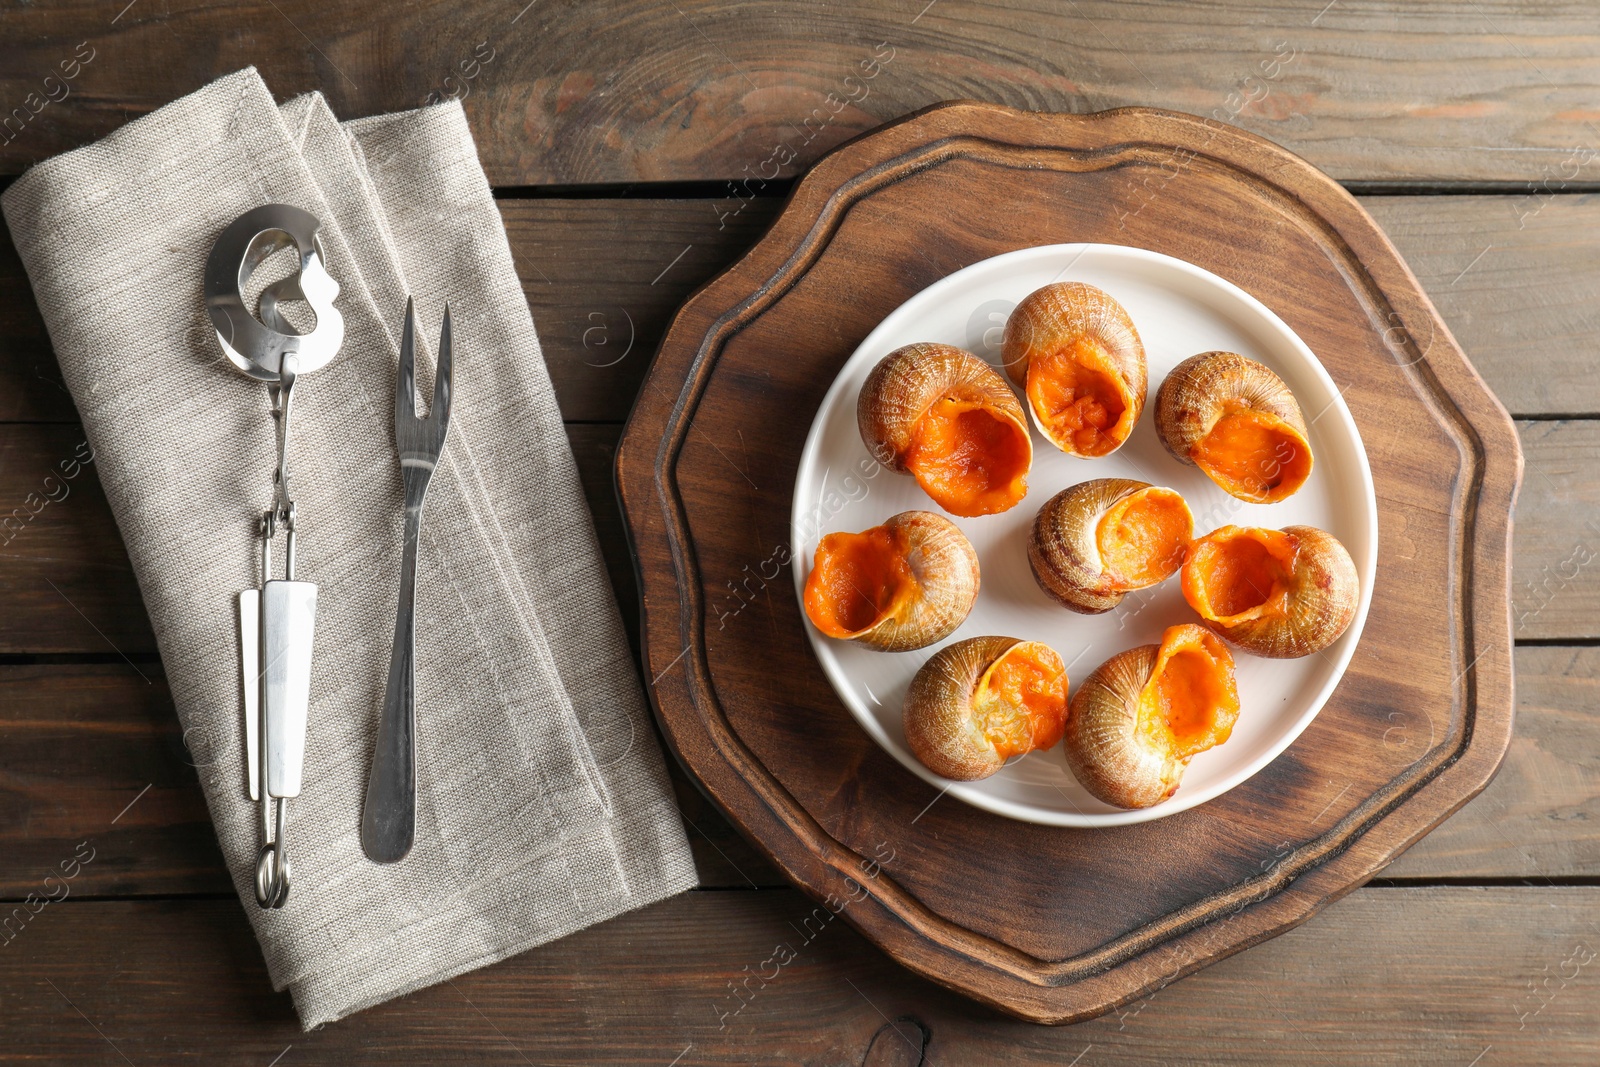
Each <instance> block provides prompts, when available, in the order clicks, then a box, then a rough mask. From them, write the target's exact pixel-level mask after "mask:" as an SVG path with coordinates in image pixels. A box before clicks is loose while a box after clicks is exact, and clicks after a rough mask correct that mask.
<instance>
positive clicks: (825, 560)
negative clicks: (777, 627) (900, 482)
mask: <svg viewBox="0 0 1600 1067" xmlns="http://www.w3.org/2000/svg"><path fill="white" fill-rule="evenodd" d="M977 599H978V553H977V552H975V551H974V550H973V548H972V544H971V542H969V541H968V540H967V538H966V535H965V534H963V533H962V532H961V531H960V530H958V529H957V528H956V525H955V523H953V522H951V521H950V520H949V519H947V518H945V517H943V516H942V515H935V514H934V513H933V512H931V511H902V512H901V513H900V514H898V515H895V516H894V517H892V518H891V519H889V521H888V522H885V523H884V524H883V525H882V526H874V527H872V528H871V529H870V530H863V531H862V532H861V533H831V534H828V535H827V536H826V537H824V538H823V539H822V540H821V542H819V543H818V545H817V553H816V558H815V561H814V562H813V563H812V567H811V573H810V574H809V575H807V576H806V592H805V603H806V615H807V617H808V618H810V619H811V622H812V624H813V625H815V626H816V628H817V629H819V630H821V631H822V632H823V633H825V634H827V635H828V636H829V637H836V638H839V639H841V640H845V641H860V642H861V643H862V644H864V645H868V646H870V647H872V648H876V649H878V650H879V651H882V652H909V651H910V650H912V649H915V648H925V647H926V646H928V645H931V644H933V643H934V642H936V641H942V640H944V639H945V638H946V637H949V636H950V635H951V634H952V633H954V632H955V629H956V627H958V626H960V625H961V623H962V622H963V621H964V620H965V619H966V617H967V614H968V613H969V612H971V611H972V604H973V602H974V601H975V600H977Z"/></svg>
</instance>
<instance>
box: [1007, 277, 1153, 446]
mask: <svg viewBox="0 0 1600 1067" xmlns="http://www.w3.org/2000/svg"><path fill="white" fill-rule="evenodd" d="M1001 354H1002V357H1003V358H1004V360H1005V365H1006V373H1007V374H1009V375H1010V376H1011V380H1012V381H1014V382H1016V383H1017V384H1018V385H1020V386H1022V387H1023V390H1024V391H1025V392H1026V393H1027V396H1028V406H1029V407H1030V408H1031V409H1032V411H1033V419H1034V423H1035V424H1036V425H1037V426H1038V427H1039V432H1040V433H1042V434H1044V435H1045V436H1046V437H1047V438H1049V439H1050V440H1051V442H1053V443H1054V444H1055V446H1056V447H1057V448H1059V449H1061V450H1062V451H1063V452H1066V453H1068V454H1070V455H1074V456H1090V457H1092V456H1104V455H1108V454H1109V453H1112V452H1115V451H1116V450H1117V449H1118V448H1119V447H1121V445H1122V442H1124V441H1126V440H1127V439H1128V435H1129V434H1130V433H1132V432H1133V427H1134V424H1135V423H1137V422H1138V421H1139V415H1140V413H1141V412H1143V411H1144V399H1145V387H1146V383H1147V380H1148V371H1147V370H1146V367H1145V357H1144V345H1143V344H1142V343H1141V342H1140V340H1139V332H1138V331H1137V330H1135V329H1134V328H1133V320H1132V319H1130V318H1129V317H1128V313H1127V312H1126V311H1124V310H1123V307H1122V305H1121V304H1119V303H1117V302H1116V301H1115V300H1113V299H1112V298H1111V297H1110V296H1109V295H1107V294H1106V293H1104V292H1102V291H1101V290H1099V289H1096V288H1095V287H1094V286H1092V285H1084V284H1083V283H1082V282H1056V283H1054V284H1052V285H1047V286H1045V287H1044V288H1043V289H1038V290H1036V291H1034V292H1033V293H1031V294H1029V295H1028V296H1026V297H1024V298H1023V300H1022V303H1020V304H1018V305H1017V307H1016V310H1014V311H1013V312H1012V313H1011V317H1010V319H1008V320H1007V321H1006V330H1005V340H1004V342H1003V345H1002V347H1001Z"/></svg>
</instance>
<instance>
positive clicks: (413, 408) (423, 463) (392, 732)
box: [361, 299, 450, 863]
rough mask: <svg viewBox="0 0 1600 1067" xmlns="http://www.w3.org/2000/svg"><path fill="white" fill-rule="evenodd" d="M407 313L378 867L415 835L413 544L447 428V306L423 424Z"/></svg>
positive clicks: (367, 815)
mask: <svg viewBox="0 0 1600 1067" xmlns="http://www.w3.org/2000/svg"><path fill="white" fill-rule="evenodd" d="M413 330H414V312H413V308H412V302H411V300H409V299H407V300H406V325H405V331H404V333H403V334H402V335H401V338H400V379H399V381H398V382H397V383H396V385H395V392H394V444H395V448H396V450H398V451H399V453H400V478H401V480H402V482H403V483H404V485H405V491H406V505H405V506H406V513H405V542H404V548H403V550H402V553H401V557H400V607H399V611H398V612H397V613H396V616H395V624H394V647H393V649H392V650H391V651H390V653H389V687H388V691H387V692H386V693H385V694H384V697H383V712H382V714H381V716H380V718H379V720H378V744H377V748H376V749H375V750H374V752H373V755H372V775H371V777H370V778H368V779H367V802H366V807H365V808H364V809H363V810H362V813H361V848H362V850H363V851H365V852H366V854H367V856H368V858H369V859H372V860H373V861H375V862H377V863H394V862H395V861H396V860H400V859H404V858H405V855H406V853H408V852H410V851H411V843H412V841H413V840H415V838H416V829H417V714H416V639H417V620H416V601H417V596H416V594H417V537H418V535H419V533H420V532H421V530H422V501H423V498H424V497H425V496H426V495H427V492H428V482H429V480H431V479H432V477H433V470H434V468H435V467H436V466H438V463H439V455H440V453H442V452H443V451H444V438H445V434H446V433H447V432H448V431H449V429H450V305H448V304H446V305H445V309H444V328H443V329H442V330H441V331H440V334H439V359H438V366H437V369H436V370H435V372H434V376H433V403H432V404H430V405H429V406H428V417H427V418H425V419H423V418H418V417H417V401H416V395H417V394H416V390H417V373H416V348H415V341H414V339H413Z"/></svg>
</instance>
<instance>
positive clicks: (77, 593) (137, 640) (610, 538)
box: [0, 423, 638, 659]
mask: <svg viewBox="0 0 1600 1067" xmlns="http://www.w3.org/2000/svg"><path fill="white" fill-rule="evenodd" d="M619 432H620V427H618V426H616V425H615V424H599V425H587V424H578V425H571V426H569V427H568V438H569V440H570V441H571V443H572V448H573V454H574V456H575V457H576V458H577V461H578V473H579V477H580V479H581V480H582V482H583V486H584V491H585V494H586V495H587V497H588V500H589V507H590V510H591V512H592V513H593V514H594V516H595V526H596V530H597V533H598V534H599V536H600V543H601V549H602V551H603V553H604V555H605V562H606V567H607V571H608V573H609V575H610V577H611V581H612V585H613V587H614V588H615V589H617V590H618V596H619V599H620V602H621V607H622V614H623V619H624V621H625V623H626V625H627V626H628V627H629V633H630V635H635V636H636V634H637V619H638V608H637V605H638V598H637V596H636V594H635V592H634V589H635V586H634V582H633V564H632V563H631V562H630V560H629V556H628V548H627V543H626V538H625V535H624V534H623V532H622V521H621V518H620V515H619V512H618V510H617V503H616V494H615V493H614V492H613V490H612V478H611V463H612V459H613V457H614V456H615V454H616V440H617V436H618V433H619ZM86 454H88V453H87V449H86V447H85V446H84V444H83V430H82V428H81V427H80V426H78V425H76V424H72V423H64V424H57V423H33V424H10V425H5V424H0V602H3V603H5V604H6V605H7V607H8V610H7V611H5V612H3V613H0V654H3V653H19V652H20V653H61V652H66V653H94V654H100V655H106V656H113V655H115V656H129V657H134V658H135V659H137V658H141V657H146V656H149V655H150V654H152V653H154V652H155V651H156V647H155V635H154V634H153V633H152V632H151V630H150V622H149V618H148V616H146V615H145V612H144V605H143V601H142V600H141V599H140V597H139V589H138V585H137V584H136V583H135V581H134V578H133V570H132V567H131V565H130V564H129V563H128V556H127V553H126V552H125V551H124V550H123V547H122V540H121V537H120V536H119V535H118V533H117V528H116V523H115V521H114V520H113V519H112V517H111V511H110V508H109V506H108V505H107V504H106V499H105V495H104V493H103V492H102V491H101V488H100V483H99V480H98V477H97V476H96V475H95V473H94V467H93V465H92V464H88V465H84V464H79V463H78V461H77V458H78V457H79V456H82V455H86ZM78 467H81V473H79V474H78V475H77V476H76V477H75V478H70V479H69V478H67V477H66V472H67V471H68V470H72V469H77V468H78ZM635 644H636V645H637V641H636V640H635Z"/></svg>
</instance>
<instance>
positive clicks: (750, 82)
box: [0, 0, 1600, 203]
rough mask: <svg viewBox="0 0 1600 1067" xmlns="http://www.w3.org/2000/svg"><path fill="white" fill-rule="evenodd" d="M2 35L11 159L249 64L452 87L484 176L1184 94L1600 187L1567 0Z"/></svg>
mask: <svg viewBox="0 0 1600 1067" xmlns="http://www.w3.org/2000/svg"><path fill="white" fill-rule="evenodd" d="M124 4H126V6H124ZM0 40H4V41H5V42H6V54H5V58H6V62H5V64H4V66H3V67H0V102H3V103H4V106H5V110H6V111H7V112H8V113H10V114H12V115H16V109H22V113H21V115H19V116H17V117H16V118H14V119H13V120H12V126H11V127H10V128H7V129H6V131H5V135H4V137H3V141H4V143H3V144H0V171H3V172H5V173H15V172H17V171H19V170H20V169H21V168H23V167H25V166H26V165H27V164H28V163H30V162H32V161H35V160H38V159H42V158H44V157H45V156H49V155H52V154H54V153H56V152H60V151H62V150H64V149H66V148H70V147H72V146H74V145H78V144H82V143H84V142H85V141H88V140H92V139H94V138H96V137H99V136H101V135H103V134H105V133H106V132H108V131H110V130H112V129H114V128H116V127H117V126H119V125H121V124H122V123H123V122H125V121H127V120H128V119H129V118H132V117H135V116H137V115H139V114H142V113H144V112H146V111H149V110H151V109H153V108H155V107H158V106H160V105H161V104H164V103H166V102H167V101H168V100H171V99H173V98H174V97H177V96H181V95H183V94H184V93H187V92H191V91H193V90H195V89H197V88H199V87H200V86H201V85H203V84H205V83H206V82H208V81H210V80H212V79H213V78H216V77H218V76H219V75H222V74H225V73H229V72H232V71H234V70H237V69H239V68H240V67H244V66H247V65H251V64H254V65H255V66H257V67H259V68H260V70H261V72H262V75H263V76H264V77H265V78H266V81H267V84H268V85H269V86H270V87H271V88H272V90H273V91H274V92H275V93H277V94H278V95H279V96H280V97H289V96H292V95H295V94H297V93H302V92H306V91H308V90H312V89H319V90H321V91H322V92H323V93H324V94H325V95H326V96H327V97H328V101H329V103H330V104H332V105H333V109H334V111H335V113H337V114H339V115H341V116H348V117H351V118H354V117H356V116H359V115H370V114H375V113H378V112H383V111H392V110H396V109H399V108H406V107H415V106H418V105H420V104H422V103H423V102H424V101H426V100H428V99H430V97H431V98H434V99H437V98H438V95H455V96H459V97H462V98H463V102H464V106H465V107H466V109H467V112H468V115H469V116H470V117H471V119H472V123H473V129H474V131H475V133H476V134H477V137H478V142H479V144H480V145H481V146H482V151H483V156H484V166H485V169H486V170H487V171H488V174H489V179H490V180H491V181H492V182H494V183H495V184H498V185H513V186H521V185H532V184H540V183H551V182H556V183H572V182H577V183H592V182H618V181H663V180H684V179H688V180H705V179H717V180H721V181H726V180H732V181H735V182H743V181H745V180H750V181H753V182H759V181H760V180H761V179H762V178H763V177H771V176H773V175H775V174H780V173H782V174H794V173H797V172H799V171H800V170H801V169H803V168H804V167H806V166H807V165H809V164H810V163H812V162H814V161H815V160H816V159H817V158H818V157H819V156H820V155H821V154H822V153H823V152H825V151H827V150H828V149H830V148H833V147H835V146H837V145H838V144H840V143H842V142H843V141H845V140H847V139H848V138H850V137H852V136H854V135H856V134H858V133H861V132H863V131H865V130H868V129H871V128H872V127H873V126H876V125H878V124H879V123H881V122H885V121H888V120H891V119H895V118H898V117H900V116H902V115H905V114H906V113H908V112H910V111H913V110H915V109H917V108H920V107H925V106H927V105H928V104H932V103H936V102H938V101H941V100H948V99H959V98H981V99H985V100H990V101H993V102H995V103H1000V104H1008V105H1010V106H1012V107H1019V108H1028V109H1037V110H1047V111H1071V112H1088V111H1097V110H1102V109H1105V108H1112V107H1120V106H1122V105H1125V104H1146V105H1154V106H1158V107H1168V108H1174V109H1177V110H1181V111H1189V112H1194V113H1198V114H1203V115H1207V116H1211V117H1214V118H1217V119H1219V120H1221V121H1224V122H1235V123H1237V124H1239V125H1241V126H1243V127H1245V128H1246V129H1249V130H1251V131H1253V132H1255V133H1259V134H1262V135H1263V136H1266V137H1270V138H1272V139H1273V140H1275V141H1278V142H1279V143H1281V144H1283V145H1285V146H1287V147H1288V148H1289V149H1291V150H1292V151H1295V152H1298V153H1300V154H1301V155H1304V156H1305V157H1307V158H1308V159H1311V160H1312V161H1314V162H1315V163H1317V164H1318V165H1319V166H1321V167H1322V168H1324V169H1325V170H1327V171H1328V172H1329V173H1330V174H1333V175H1334V176H1335V177H1337V178H1353V179H1385V180H1418V179H1441V178H1448V179H1463V178H1465V179H1479V180H1495V181H1517V182H1526V183H1535V184H1542V183H1545V182H1548V183H1550V185H1551V187H1553V188H1560V187H1562V186H1564V185H1566V184H1569V183H1572V182H1589V183H1592V182H1593V180H1594V177H1595V174H1594V170H1593V164H1594V162H1595V157H1594V152H1595V150H1596V133H1595V123H1596V121H1597V120H1600V111H1597V110H1596V108H1595V103H1594V100H1595V93H1596V88H1597V85H1600V68H1597V67H1596V64H1595V57H1596V54H1597V53H1600V27H1597V26H1596V24H1595V21H1594V19H1593V11H1592V10H1591V9H1589V8H1588V7H1587V6H1586V5H1585V4H1583V3H1580V2H1576V0H1568V2H1565V3H1549V4H1545V3H1531V2H1506V0H1484V2H1481V3H1480V2H1478V0H1449V2H1443V3H1436V4H1426V5H1421V4H1412V3H1407V2H1406V0H1386V2H1372V0H1339V2H1336V3H1328V2H1327V0H1320V2H1317V0H1314V2H1309V3H1308V2H1302V0H1254V2H1251V3H1230V4H1203V5H1201V4H1192V3H1186V2H1183V0H1161V2H1151V3H1145V4H1139V5H1128V4H1118V3H1115V2H1114V0H1075V2H1072V3H1068V4H1059V3H1055V2H1053V0H1021V2H1015V3H1007V4H1004V5H997V4H989V3H981V2H978V0H868V2H865V3H858V4H851V5H847V6H842V7H841V6H838V5H834V4H829V3H826V2H824V0H801V2H798V3H785V4H781V5H755V4H747V3H739V2H737V0H714V2H689V0H681V2H674V3H667V4H655V3H646V2H641V0H627V2H621V3H609V4H586V3H580V2H576V0H567V2H549V0H540V2H538V3H528V2H526V0H525V2H524V3H517V2H515V0H504V2H502V0H467V2H453V0H452V2H447V0H431V2H428V3H410V4H404V5H390V6H387V7H384V8H382V9H381V10H380V11H378V12H375V13H373V14H370V15H369V14H366V13H361V12H356V11H352V10H350V9H349V8H348V7H347V6H345V5H340V4H327V3H317V2H315V0H267V2H265V3H262V2H258V0H246V2H242V3H235V4H228V5H216V4H205V3H198V2H196V0H131V2H130V0H123V2H122V3H116V2H112V3H106V4H89V3H76V2H75V3H72V4H70V5H65V6H55V5H47V4H43V3H39V4H26V5H24V4H15V5H6V6H5V7H4V8H0ZM82 56H89V57H91V58H89V59H88V60H87V61H83V60H82V59H81V58H79V57H82ZM63 63H66V64H68V67H67V68H65V70H67V71H71V70H73V69H74V67H75V68H76V74H75V75H74V76H72V77H70V78H69V79H67V80H65V81H64V80H63V79H62V75H63V68H62V64H63ZM47 78H48V79H51V81H49V82H47V81H46V79H47ZM30 94H31V95H30ZM433 94H438V95H433ZM730 195H731V191H730ZM736 202H737V201H735V203H736Z"/></svg>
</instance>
